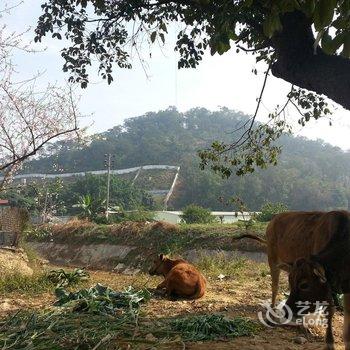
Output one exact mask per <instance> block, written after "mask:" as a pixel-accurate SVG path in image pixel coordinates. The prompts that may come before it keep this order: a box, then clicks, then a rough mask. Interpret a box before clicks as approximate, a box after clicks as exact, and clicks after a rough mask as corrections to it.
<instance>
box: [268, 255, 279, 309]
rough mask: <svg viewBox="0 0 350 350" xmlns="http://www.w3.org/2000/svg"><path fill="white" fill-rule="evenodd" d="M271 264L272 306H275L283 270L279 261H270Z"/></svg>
mask: <svg viewBox="0 0 350 350" xmlns="http://www.w3.org/2000/svg"><path fill="white" fill-rule="evenodd" d="M269 265H270V272H271V280H272V298H271V306H272V307H275V306H276V298H277V293H278V285H279V280H280V273H281V270H280V269H279V267H278V266H277V263H274V262H272V263H271V262H270V261H269Z"/></svg>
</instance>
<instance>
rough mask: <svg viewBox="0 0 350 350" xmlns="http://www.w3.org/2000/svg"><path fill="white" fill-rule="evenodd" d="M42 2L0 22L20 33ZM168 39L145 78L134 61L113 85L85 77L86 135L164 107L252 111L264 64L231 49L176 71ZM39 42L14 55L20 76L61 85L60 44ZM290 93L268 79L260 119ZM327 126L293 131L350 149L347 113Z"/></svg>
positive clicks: (29, 1)
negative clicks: (35, 50)
mask: <svg viewBox="0 0 350 350" xmlns="http://www.w3.org/2000/svg"><path fill="white" fill-rule="evenodd" d="M42 2H43V1H40V0H25V1H24V4H22V5H21V6H19V7H18V8H17V9H16V10H14V11H13V12H12V13H11V15H5V16H3V18H0V22H3V23H6V24H7V25H8V28H9V30H16V31H23V30H25V29H26V28H28V26H31V27H32V28H33V27H34V26H35V24H36V20H37V18H38V16H39V15H40V11H41V9H40V3H42ZM7 3H8V4H11V3H13V4H14V3H17V1H15V0H9V1H8V2H7ZM33 36H34V35H33V31H31V32H29V33H28V34H27V35H26V37H27V38H28V39H32V38H33ZM168 39H169V45H167V46H166V47H165V48H163V49H162V50H160V49H154V50H152V58H148V59H147V63H148V67H147V69H146V70H147V76H146V74H145V72H144V70H143V69H142V67H141V65H140V63H139V62H138V60H137V59H136V58H135V59H134V61H133V64H134V68H133V69H132V70H116V71H115V72H114V77H115V81H114V82H113V83H112V85H109V86H108V85H107V83H106V82H104V81H101V79H99V78H98V76H97V71H96V70H95V71H93V72H92V74H91V76H90V80H91V83H90V85H89V87H88V88H87V89H86V90H81V89H80V88H78V89H77V92H78V93H79V94H80V95H81V100H80V110H81V111H82V112H83V113H84V114H91V113H92V117H89V118H87V119H85V120H84V121H83V124H85V125H90V124H92V125H91V127H90V132H96V131H102V130H106V129H108V128H111V127H113V126H115V125H117V124H121V123H122V122H123V120H124V119H126V118H129V117H134V116H138V115H142V114H144V113H146V112H149V111H158V110H160V109H165V108H167V107H168V106H170V105H171V106H176V107H177V108H178V109H179V110H180V111H186V110H188V109H190V108H192V107H206V108H208V109H211V110H215V109H217V108H218V107H219V106H226V107H228V108H230V109H234V110H239V111H242V112H244V113H247V114H253V113H254V110H255V107H256V98H257V97H258V95H259V92H260V89H261V85H262V81H263V71H264V69H265V67H264V66H263V65H261V64H259V65H255V61H254V58H253V57H251V56H248V55H246V54H243V53H241V54H236V52H235V50H231V52H229V53H227V54H225V55H223V56H219V55H215V56H214V57H211V56H210V55H207V56H206V57H205V58H204V60H203V61H202V63H201V64H200V66H199V68H198V69H191V70H180V71H178V70H177V68H176V67H177V58H176V55H175V53H174V51H173V48H172V45H170V43H171V42H173V41H174V35H173V34H170V37H169V38H168ZM43 43H44V46H46V47H47V49H46V50H45V51H43V52H39V53H35V54H32V55H28V54H22V53H16V54H15V57H14V58H15V62H16V63H17V67H18V68H17V70H18V72H19V75H20V77H21V78H27V77H30V76H32V75H33V74H35V73H36V72H38V71H45V74H44V76H43V78H42V81H43V82H44V81H46V82H51V83H56V82H57V83H63V81H64V79H67V78H68V76H67V75H66V74H64V73H63V72H62V64H63V60H62V59H61V57H60V49H61V48H62V43H60V42H59V41H57V40H52V39H49V38H47V39H46V40H44V41H43ZM34 47H35V46H34ZM144 55H145V57H149V51H148V49H147V50H144ZM254 67H256V68H258V70H259V72H260V73H259V74H258V75H257V76H255V75H253V74H252V73H251V70H252V68H254ZM289 89H290V87H289V84H287V83H285V82H284V81H283V80H281V79H276V78H274V77H272V76H271V77H270V78H269V80H268V82H267V87H266V92H265V95H264V98H263V105H262V107H261V109H260V112H259V119H264V118H266V116H267V114H268V113H269V111H273V109H274V108H275V106H276V105H277V104H283V102H284V101H285V96H286V93H287V91H289ZM288 113H289V118H290V119H292V120H296V119H297V118H298V116H297V114H296V113H295V111H294V110H292V109H290V110H289V111H288ZM332 122H333V126H332V127H329V126H328V121H326V120H324V121H318V122H312V123H310V124H309V125H308V126H307V127H305V128H303V129H302V130H301V127H298V126H297V127H296V128H295V132H296V133H298V134H301V135H305V136H307V137H309V138H313V139H316V138H322V139H324V140H326V141H327V142H329V143H331V144H333V145H337V146H339V147H341V148H343V149H345V150H348V149H350V137H349V131H350V112H348V111H345V110H344V109H342V108H341V107H339V106H338V107H337V109H336V111H335V113H334V115H333V117H332Z"/></svg>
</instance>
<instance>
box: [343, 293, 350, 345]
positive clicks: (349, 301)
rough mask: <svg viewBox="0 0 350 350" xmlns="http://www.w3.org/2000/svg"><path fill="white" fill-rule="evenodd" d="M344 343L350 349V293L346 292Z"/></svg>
mask: <svg viewBox="0 0 350 350" xmlns="http://www.w3.org/2000/svg"><path fill="white" fill-rule="evenodd" d="M344 344H345V350H350V294H344Z"/></svg>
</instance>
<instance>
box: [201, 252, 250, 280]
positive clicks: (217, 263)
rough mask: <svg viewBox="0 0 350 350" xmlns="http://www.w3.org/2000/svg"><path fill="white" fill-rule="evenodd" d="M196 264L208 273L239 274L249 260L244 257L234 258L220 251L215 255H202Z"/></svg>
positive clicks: (210, 274) (214, 274) (212, 274)
mask: <svg viewBox="0 0 350 350" xmlns="http://www.w3.org/2000/svg"><path fill="white" fill-rule="evenodd" d="M196 266H197V267H198V268H199V269H200V270H201V271H204V272H205V274H206V275H209V276H215V277H216V276H218V275H220V274H222V275H225V276H239V275H240V274H241V273H242V272H243V271H244V269H245V268H246V266H247V260H246V259H244V258H238V259H232V258H231V257H228V256H227V255H226V254H225V253H218V254H216V255H214V256H211V255H202V256H201V257H200V258H199V260H198V261H197V263H196Z"/></svg>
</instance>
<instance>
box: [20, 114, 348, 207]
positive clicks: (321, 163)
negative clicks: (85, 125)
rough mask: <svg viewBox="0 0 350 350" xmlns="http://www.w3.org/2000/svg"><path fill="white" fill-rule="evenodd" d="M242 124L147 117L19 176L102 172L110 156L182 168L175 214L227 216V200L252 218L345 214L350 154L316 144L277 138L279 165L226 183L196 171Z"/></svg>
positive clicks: (227, 119) (56, 150) (231, 118)
mask: <svg viewBox="0 0 350 350" xmlns="http://www.w3.org/2000/svg"><path fill="white" fill-rule="evenodd" d="M245 120H247V116H245V115H243V114H242V113H238V112H234V111H230V110H227V109H221V110H219V111H216V112H211V111H208V110H206V109H203V108H197V109H192V110H190V111H188V112H186V113H180V112H178V111H177V110H176V109H174V108H169V109H167V110H165V111H160V112H158V113H147V114H146V115H144V116H140V117H137V118H131V119H127V120H126V121H125V122H124V124H123V125H121V126H116V127H114V128H113V129H110V130H108V131H106V132H104V133H101V134H96V135H94V136H93V137H92V140H91V142H90V143H89V144H88V145H86V146H78V145H75V144H68V143H60V144H56V145H54V146H53V147H52V148H51V149H50V150H49V152H52V153H53V154H52V155H47V156H45V157H43V158H41V159H38V160H34V161H32V162H30V163H27V164H26V166H25V168H24V171H25V172H50V173H52V172H56V171H60V172H71V171H88V170H98V169H102V168H103V165H104V164H103V162H104V154H105V153H112V154H115V155H116V162H115V168H116V169H118V168H126V167H132V166H139V165H146V164H168V165H179V166H181V171H180V177H179V183H178V185H177V188H176V191H175V193H174V197H173V198H172V201H171V206H172V207H173V208H176V209H179V208H182V207H183V206H185V205H186V204H189V203H196V204H199V205H203V206H205V207H208V208H211V209H217V210H226V209H229V207H228V206H226V205H225V203H224V202H225V200H227V199H229V198H230V197H232V196H240V197H241V198H242V199H243V200H244V202H245V203H246V204H247V206H248V208H249V209H251V210H258V209H259V208H260V206H261V205H262V204H263V203H264V202H265V201H272V202H277V201H278V202H283V203H285V204H286V205H287V206H288V207H289V208H290V209H300V210H302V209H303V210H316V209H331V208H348V207H349V205H350V187H349V182H350V181H349V179H350V154H349V153H345V152H343V151H341V150H340V149H339V148H336V147H332V146H330V145H328V144H325V143H324V142H322V141H310V140H307V139H305V138H301V137H291V136H284V137H282V139H281V143H282V146H283V151H282V155H281V157H280V160H279V164H278V165H277V166H275V167H270V168H268V169H266V170H257V171H256V172H255V173H254V174H251V175H246V176H244V177H237V176H232V177H231V178H229V179H228V180H226V179H222V178H221V177H220V176H218V175H216V174H214V173H213V172H211V171H209V170H205V171H201V170H199V167H198V164H199V160H198V157H197V151H198V150H199V149H202V148H205V147H206V146H208V145H210V143H211V142H212V141H214V140H223V141H225V140H226V141H228V140H230V139H232V138H233V137H235V135H234V134H233V133H232V130H234V129H236V128H237V126H239V125H241V124H242V123H244V121H245ZM219 197H224V199H225V200H224V201H219Z"/></svg>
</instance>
